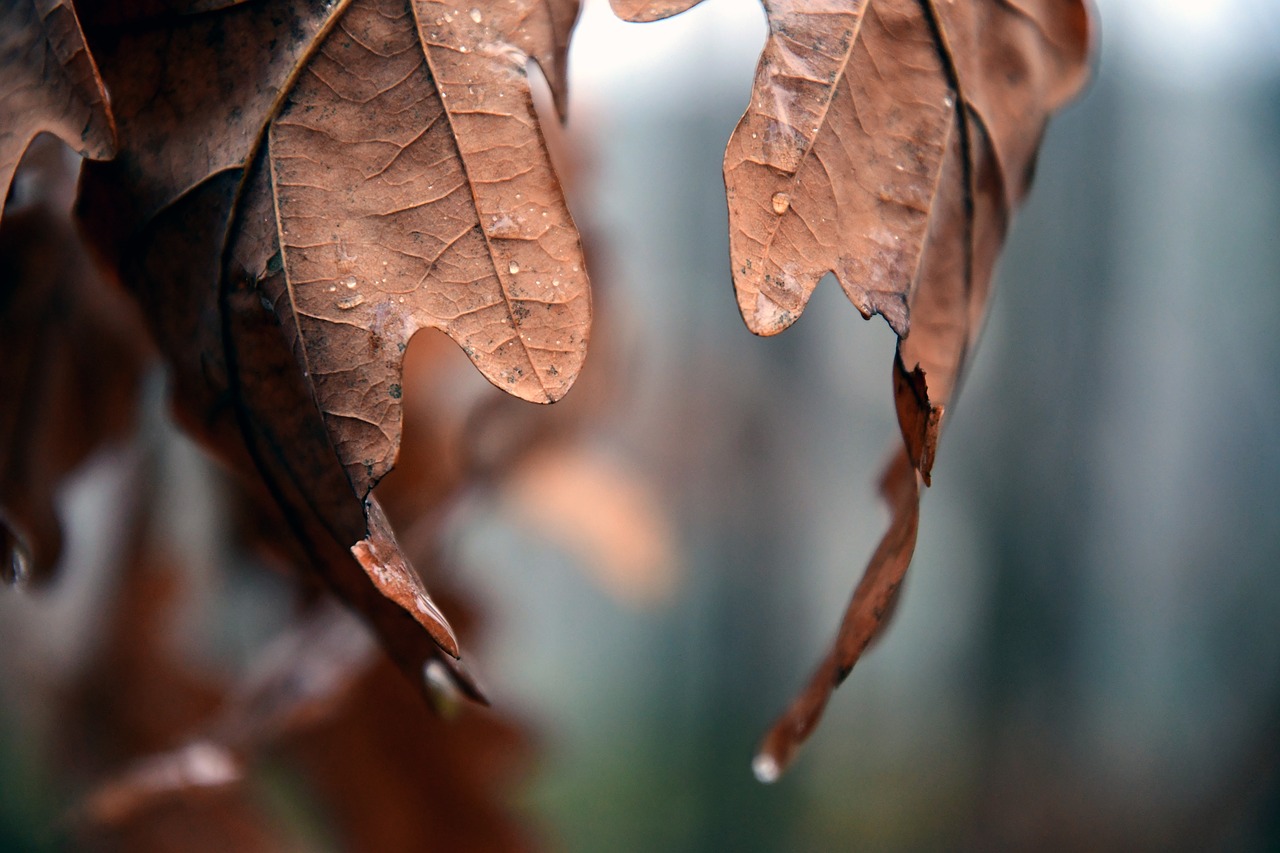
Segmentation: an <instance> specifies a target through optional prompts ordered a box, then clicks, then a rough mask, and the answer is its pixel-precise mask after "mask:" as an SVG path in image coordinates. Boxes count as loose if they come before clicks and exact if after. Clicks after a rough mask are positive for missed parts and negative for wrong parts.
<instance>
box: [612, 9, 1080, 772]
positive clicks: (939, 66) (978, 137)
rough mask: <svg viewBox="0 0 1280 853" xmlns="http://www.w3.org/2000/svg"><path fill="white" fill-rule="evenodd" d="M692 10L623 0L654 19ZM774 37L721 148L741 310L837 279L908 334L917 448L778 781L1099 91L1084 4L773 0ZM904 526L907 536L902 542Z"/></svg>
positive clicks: (793, 729)
mask: <svg viewBox="0 0 1280 853" xmlns="http://www.w3.org/2000/svg"><path fill="white" fill-rule="evenodd" d="M696 2H697V0H694V2H688V0H613V7H614V9H615V11H616V12H618V14H619V15H621V16H622V17H625V18H627V19H628V20H637V21H640V20H646V21H647V20H656V19H658V18H661V17H665V16H666V15H669V14H674V13H676V12H679V11H682V10H684V9H687V8H689V7H691V6H693V5H696ZM763 2H764V7H765V10H766V13H767V16H768V21H769V36H768V39H767V41H766V44H765V48H764V51H763V53H762V55H761V58H760V64H759V68H758V69H757V72H756V79H755V85H754V88H753V90H752V97H751V104H750V106H749V107H748V109H747V111H746V114H745V115H744V116H743V118H742V121H741V122H740V123H739V124H738V127H737V128H736V129H735V131H734V133H733V136H732V138H731V139H730V141H729V145H728V150H727V152H726V154H725V165H724V174H725V185H726V190H727V194H728V199H729V218H730V250H731V254H732V264H733V278H734V285H735V289H736V291H737V300H738V307H739V310H740V311H741V312H742V316H743V319H744V320H745V321H746V323H747V326H748V327H749V328H750V329H751V330H752V331H753V332H756V333H757V334H762V335H772V334H776V333H777V332H780V331H782V330H783V329H785V328H787V327H788V326H790V325H791V324H792V323H794V322H795V321H796V320H797V319H798V318H799V316H800V314H801V313H802V312H803V310H804V308H805V305H806V304H807V303H808V300H809V297H810V296H811V295H812V293H813V290H814V288H815V287H816V286H817V284H818V281H819V280H820V279H821V278H822V277H823V276H824V275H825V274H827V273H829V272H830V273H834V274H835V277H836V280H837V281H838V282H839V283H840V285H841V287H842V288H843V289H844V291H845V293H846V294H847V295H848V297H849V299H850V300H851V301H852V302H853V304H854V305H855V306H856V307H857V308H858V310H859V311H860V312H861V313H862V314H863V315H864V316H866V317H870V316H871V315H873V314H881V315H883V316H884V317H885V319H886V320H887V321H888V322H889V324H890V326H891V327H892V328H893V330H894V331H895V332H896V333H897V335H898V338H899V343H898V352H897V355H896V357H895V362H894V369H893V373H894V397H895V403H896V408H897V413H898V420H899V424H900V427H901V431H902V438H903V442H904V445H905V448H904V449H905V453H904V455H903V457H902V459H901V460H898V461H895V462H894V463H893V464H891V465H890V468H889V469H888V470H887V471H886V474H885V480H884V483H883V490H884V493H885V495H886V496H887V497H888V498H889V501H890V504H891V506H892V509H893V521H892V522H891V525H890V528H889V531H888V532H887V533H886V534H885V538H884V539H883V540H882V542H881V544H880V547H879V548H878V549H877V550H876V552H875V554H874V555H873V557H872V559H871V562H870V563H869V564H868V566H867V568H866V571H865V574H864V576H863V581H862V583H861V584H860V585H859V587H858V590H857V591H856V592H855V594H854V597H853V600H852V601H851V602H850V605H849V610H848V612H847V613H846V616H845V619H844V622H843V624H842V626H841V630H840V633H839V636H838V639H837V642H836V644H835V645H834V647H833V649H832V651H831V652H830V654H829V655H828V657H827V658H826V660H825V661H824V662H823V663H822V665H821V666H819V668H818V670H817V672H816V673H815V674H814V676H813V679H812V680H811V683H810V685H809V687H808V688H807V689H806V690H805V691H804V692H802V693H801V695H800V696H799V697H798V698H797V699H796V701H795V702H794V703H793V705H792V706H791V708H790V709H789V710H788V711H787V713H786V714H784V715H783V717H782V718H781V719H780V720H779V722H778V723H777V724H776V725H775V727H774V729H773V731H772V732H771V733H770V735H769V736H768V737H767V738H766V740H765V743H764V745H763V747H762V751H761V754H760V756H759V758H758V760H757V765H756V767H757V771H758V774H759V775H760V776H761V777H762V778H767V779H772V778H775V777H776V775H777V774H778V773H779V772H780V771H781V770H782V768H784V767H785V766H786V763H787V762H788V761H789V760H790V758H791V756H792V755H793V754H794V751H795V749H796V747H797V746H798V745H799V743H800V742H802V741H803V740H804V738H805V737H807V736H808V734H809V733H810V732H811V731H812V730H813V727H814V726H815V725H816V724H817V721H818V719H819V717H820V716H821V714H822V710H823V708H824V707H825V705H826V702H827V700H828V698H829V696H830V694H831V690H832V688H833V687H834V686H835V685H836V684H838V683H839V682H840V681H841V680H843V678H844V677H845V676H846V675H847V674H848V672H849V670H850V669H851V668H852V667H853V665H854V663H855V662H856V661H857V659H858V657H859V656H860V655H861V653H862V651H863V650H864V649H865V648H866V645H867V643H868V642H869V641H870V640H871V639H872V638H873V637H874V635H875V634H876V632H877V631H879V630H880V628H881V626H882V625H883V623H884V620H885V618H887V614H888V613H889V612H890V610H891V607H890V605H891V603H892V601H893V597H894V595H895V594H896V590H897V588H898V586H899V584H900V582H901V579H902V576H903V573H905V571H906V568H907V565H908V564H909V562H910V558H911V553H912V550H913V549H914V542H915V536H914V529H915V521H914V519H915V518H916V513H917V506H918V500H919V488H918V485H917V484H915V483H914V482H913V481H914V480H915V479H916V478H917V476H918V477H919V478H920V479H921V480H922V481H923V482H924V483H925V484H927V483H928V482H929V479H930V474H931V470H932V466H933V460H934V455H935V453H936V449H937V442H938V435H939V432H940V430H941V427H942V423H943V419H944V415H945V412H946V408H947V406H948V405H949V404H950V402H951V401H952V399H953V398H954V395H955V392H956V388H957V385H958V383H959V382H960V380H961V378H962V374H963V370H964V367H965V364H966V361H967V357H968V354H969V352H970V349H971V348H972V346H973V344H974V343H975V341H976V338H977V334H978V332H979V330H980V328H981V323H982V318H983V316H984V314H985V308H986V300H987V295H988V292H989V287H990V281H991V276H992V273H993V270H994V267H995V262H996V258H997V255H998V254H999V250H1000V247H1001V245H1002V244H1003V241H1004V236H1005V232H1006V230H1007V227H1008V223H1009V219H1010V215H1011V212H1012V210H1013V208H1014V207H1015V206H1016V204H1017V203H1018V202H1019V201H1020V200H1021V199H1022V197H1023V196H1024V194H1025V192H1026V190H1027V188H1028V185H1029V183H1030V179H1031V173H1032V171H1033V167H1034V162H1035V155H1036V151H1037V149H1038V147H1039V144H1040V138H1041V136H1042V134H1043V131H1044V127H1045V124H1046V122H1047V120H1048V117H1049V115H1050V113H1052V112H1053V111H1054V110H1056V109H1058V108H1059V107H1061V106H1062V105H1063V104H1064V103H1065V102H1066V101H1067V100H1069V99H1070V98H1071V97H1072V96H1074V95H1075V94H1076V93H1077V92H1078V91H1079V89H1080V88H1081V86H1082V85H1083V83H1084V81H1085V79H1086V77H1087V67H1086V58H1087V48H1088V41H1089V38H1088V29H1089V22H1088V16H1087V12H1086V8H1085V5H1084V3H1083V2H1081V0H975V2H966V3H953V2H936V0H763ZM908 529H909V530H910V535H907V531H908Z"/></svg>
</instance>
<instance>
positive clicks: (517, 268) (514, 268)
mask: <svg viewBox="0 0 1280 853" xmlns="http://www.w3.org/2000/svg"><path fill="white" fill-rule="evenodd" d="M507 269H508V270H510V271H511V274H512V275H515V274H516V273H518V272H520V265H519V264H517V263H516V262H515V261H512V262H511V265H510V266H508V267H507Z"/></svg>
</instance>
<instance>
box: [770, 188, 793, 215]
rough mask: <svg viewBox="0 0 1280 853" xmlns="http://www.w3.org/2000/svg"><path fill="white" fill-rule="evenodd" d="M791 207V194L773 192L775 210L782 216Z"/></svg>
mask: <svg viewBox="0 0 1280 853" xmlns="http://www.w3.org/2000/svg"><path fill="white" fill-rule="evenodd" d="M790 207H791V196H789V195H787V194H786V193H774V194H773V212H774V213H776V214H778V215H779V216H781V215H782V214H784V213H786V212H787V209H788V208H790Z"/></svg>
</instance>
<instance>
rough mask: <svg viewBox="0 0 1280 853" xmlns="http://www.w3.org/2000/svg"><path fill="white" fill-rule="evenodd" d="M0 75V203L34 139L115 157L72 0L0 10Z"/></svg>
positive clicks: (39, 0) (31, 1)
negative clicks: (49, 138) (48, 138)
mask: <svg viewBox="0 0 1280 853" xmlns="http://www.w3.org/2000/svg"><path fill="white" fill-rule="evenodd" d="M0 69H3V70H4V75H3V77H0V205H2V204H3V202H4V196H5V194H6V193H7V192H8V190H9V184H10V182H11V181H12V180H13V174H14V171H15V170H16V169H17V168H18V161H19V160H21V159H22V152H23V151H26V150H27V146H28V145H30V144H31V140H32V139H34V138H35V136H36V134H38V133H52V134H54V135H55V136H58V137H59V138H61V139H62V140H63V141H64V142H66V143H67V144H68V145H70V146H71V147H72V148H74V149H76V151H78V152H80V153H81V154H83V155H84V156H85V157H92V158H95V159H102V158H106V157H110V156H112V154H114V153H115V128H114V125H113V121H112V117H111V108H110V106H109V102H108V100H107V95H106V92H105V91H104V90H103V87H102V80H101V78H99V76H98V69H97V67H96V66H95V65H94V62H93V57H92V56H90V55H89V52H88V50H86V49H85V43H84V34H83V33H82V32H81V30H80V22H79V20H77V18H76V13H75V10H74V9H73V8H72V6H71V3H70V2H69V0H8V2H5V3H3V4H0Z"/></svg>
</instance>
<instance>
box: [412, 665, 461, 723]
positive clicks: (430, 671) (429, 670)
mask: <svg viewBox="0 0 1280 853" xmlns="http://www.w3.org/2000/svg"><path fill="white" fill-rule="evenodd" d="M422 681H423V683H424V684H426V687H427V696H428V697H429V698H430V699H431V704H432V706H433V707H434V708H435V709H436V713H438V714H439V715H440V716H442V717H444V718H445V719H446V720H448V719H452V718H454V717H456V716H457V715H458V711H459V710H460V709H461V707H462V697H461V695H460V693H459V691H458V685H457V684H455V683H454V681H453V676H451V675H450V674H449V670H447V669H445V666H444V664H443V663H441V662H440V661H438V660H429V661H427V662H426V664H425V665H423V667H422Z"/></svg>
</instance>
